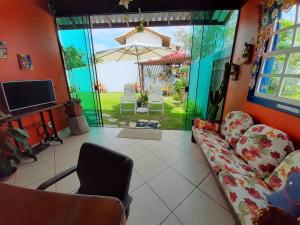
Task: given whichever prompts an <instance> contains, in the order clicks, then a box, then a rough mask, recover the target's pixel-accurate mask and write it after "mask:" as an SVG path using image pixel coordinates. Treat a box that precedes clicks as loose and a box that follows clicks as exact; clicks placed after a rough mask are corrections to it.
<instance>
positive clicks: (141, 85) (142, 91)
mask: <svg viewBox="0 0 300 225" xmlns="http://www.w3.org/2000/svg"><path fill="white" fill-rule="evenodd" d="M135 50H136V61H137V65H138V71H139V81H140V87H141V95H143V93H144V84H142V79H141V69H140V60H139V55H138V50H137V48H135Z"/></svg>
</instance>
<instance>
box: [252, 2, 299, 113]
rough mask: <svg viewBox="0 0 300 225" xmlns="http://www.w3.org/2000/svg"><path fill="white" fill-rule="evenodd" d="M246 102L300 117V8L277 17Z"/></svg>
mask: <svg viewBox="0 0 300 225" xmlns="http://www.w3.org/2000/svg"><path fill="white" fill-rule="evenodd" d="M273 27H274V30H273V34H272V37H271V38H270V39H269V41H268V44H267V48H266V51H265V53H264V55H263V57H262V59H261V66H260V71H259V74H258V76H257V77H256V84H255V88H254V89H253V90H250V91H249V94H248V101H251V102H254V103H257V104H261V105H264V106H267V107H270V108H273V109H276V110H279V111H283V112H287V113H290V114H293V115H296V116H299V117H300V6H299V5H294V6H293V7H292V8H290V9H289V10H286V11H281V12H280V13H279V16H278V19H276V20H275V22H274V24H273Z"/></svg>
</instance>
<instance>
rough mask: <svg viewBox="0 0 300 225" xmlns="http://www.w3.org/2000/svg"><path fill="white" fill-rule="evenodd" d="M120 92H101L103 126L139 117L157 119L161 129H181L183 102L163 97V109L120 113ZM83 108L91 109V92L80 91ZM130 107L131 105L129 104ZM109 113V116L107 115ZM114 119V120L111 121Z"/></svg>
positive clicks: (131, 120)
mask: <svg viewBox="0 0 300 225" xmlns="http://www.w3.org/2000/svg"><path fill="white" fill-rule="evenodd" d="M121 96H123V93H122V92H108V93H101V94H100V98H101V107H102V114H103V123H104V126H109V125H117V126H120V122H127V124H128V123H129V122H136V121H137V120H139V119H144V120H158V121H159V123H160V124H161V127H160V129H163V130H183V129H184V120H185V110H184V107H183V104H180V102H178V101H174V100H173V99H172V98H171V97H165V105H164V106H165V111H164V114H162V113H161V112H151V113H150V114H139V113H136V114H134V112H123V113H122V114H120V97H121ZM80 98H81V100H82V105H83V108H85V109H93V100H92V95H91V93H87V92H86V93H80ZM131 107H132V106H131ZM108 115H109V116H108ZM113 119H116V121H113Z"/></svg>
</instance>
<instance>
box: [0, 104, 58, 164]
mask: <svg viewBox="0 0 300 225" xmlns="http://www.w3.org/2000/svg"><path fill="white" fill-rule="evenodd" d="M59 107H63V104H52V105H47V106H40V107H36V108H32V109H27V110H24V111H18V112H16V113H13V114H12V115H11V116H10V117H7V118H5V119H3V120H1V121H0V122H1V123H3V122H7V123H8V124H9V126H11V127H12V126H13V125H12V122H13V121H16V122H17V123H18V126H19V128H20V129H23V130H24V126H23V123H22V118H23V117H26V116H31V115H33V114H37V113H38V114H39V115H40V119H41V125H42V127H43V131H44V134H45V138H44V140H43V141H42V143H40V144H39V145H37V146H35V147H33V148H32V149H33V151H34V154H33V155H32V154H29V153H26V154H25V155H24V156H25V157H29V158H33V159H34V160H35V161H37V158H36V156H35V154H37V153H38V152H40V151H42V150H44V149H45V148H47V147H48V146H49V144H50V143H51V142H54V141H55V142H59V143H61V144H62V143H63V140H62V139H61V138H59V137H58V134H57V130H56V126H55V121H54V119H53V114H52V110H53V109H56V108H59ZM46 112H47V113H48V115H49V118H50V122H51V125H52V128H51V129H52V133H53V134H52V135H50V133H49V130H48V128H47V125H46V120H45V117H44V113H46Z"/></svg>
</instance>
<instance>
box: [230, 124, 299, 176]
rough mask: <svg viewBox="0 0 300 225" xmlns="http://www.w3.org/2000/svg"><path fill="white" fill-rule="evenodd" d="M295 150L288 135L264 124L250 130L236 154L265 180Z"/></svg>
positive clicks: (237, 148)
mask: <svg viewBox="0 0 300 225" xmlns="http://www.w3.org/2000/svg"><path fill="white" fill-rule="evenodd" d="M293 149H294V148H293V145H292V143H291V142H290V141H289V138H288V135H287V134H285V133H284V132H282V131H280V130H276V129H274V128H272V127H269V126H267V125H264V124H259V125H255V126H252V127H251V128H250V129H248V130H247V131H246V133H245V134H244V135H243V136H242V137H241V139H240V140H239V142H238V143H237V146H236V152H237V153H238V154H239V155H240V156H241V157H242V158H243V159H244V160H245V161H246V162H247V163H248V164H249V165H250V166H251V167H253V168H255V169H256V171H257V172H258V173H259V174H260V176H261V177H263V178H265V177H268V176H269V175H270V174H271V173H272V172H273V171H274V169H275V168H276V167H277V166H278V165H279V163H280V162H281V161H282V160H283V158H284V157H285V156H286V154H287V153H289V152H291V151H293Z"/></svg>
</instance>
